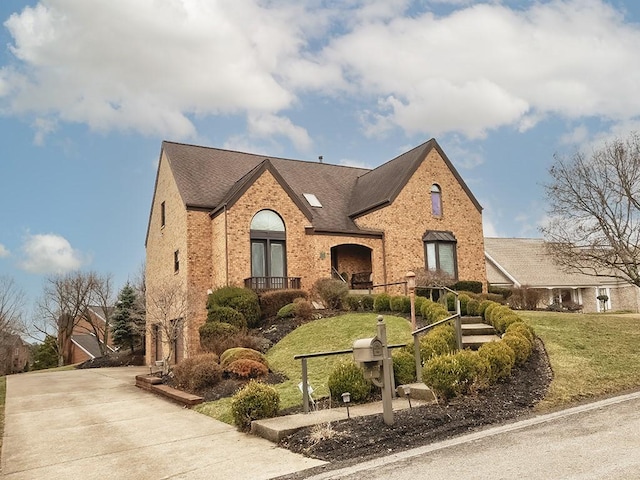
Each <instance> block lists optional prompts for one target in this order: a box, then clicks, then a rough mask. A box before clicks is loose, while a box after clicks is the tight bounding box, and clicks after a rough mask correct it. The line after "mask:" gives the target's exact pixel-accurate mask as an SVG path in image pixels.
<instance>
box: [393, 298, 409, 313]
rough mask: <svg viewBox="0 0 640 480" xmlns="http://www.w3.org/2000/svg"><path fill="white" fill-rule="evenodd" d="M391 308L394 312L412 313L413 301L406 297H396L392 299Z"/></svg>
mask: <svg viewBox="0 0 640 480" xmlns="http://www.w3.org/2000/svg"><path fill="white" fill-rule="evenodd" d="M389 306H390V307H391V311H392V312H400V313H411V299H410V298H409V297H406V296H404V295H396V296H393V297H391V298H390V300H389Z"/></svg>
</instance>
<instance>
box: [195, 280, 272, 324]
mask: <svg viewBox="0 0 640 480" xmlns="http://www.w3.org/2000/svg"><path fill="white" fill-rule="evenodd" d="M214 305H217V306H219V307H230V308H233V309H234V310H237V311H238V312H240V313H241V314H242V315H244V318H245V320H246V322H247V326H249V327H250V328H253V327H257V326H258V325H259V324H260V302H259V300H258V295H257V294H256V293H255V292H254V291H253V290H249V289H248V288H240V287H222V288H219V289H217V290H215V291H214V292H213V293H211V294H209V298H208V299H207V310H209V309H211V307H213V306H214Z"/></svg>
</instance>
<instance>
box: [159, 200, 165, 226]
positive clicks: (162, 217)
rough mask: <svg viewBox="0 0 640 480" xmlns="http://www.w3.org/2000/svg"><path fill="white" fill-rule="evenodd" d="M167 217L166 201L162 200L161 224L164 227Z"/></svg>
mask: <svg viewBox="0 0 640 480" xmlns="http://www.w3.org/2000/svg"><path fill="white" fill-rule="evenodd" d="M166 219H167V217H166V210H165V205H164V202H162V203H161V204H160V226H161V227H164V222H165V220H166Z"/></svg>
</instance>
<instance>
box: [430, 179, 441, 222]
mask: <svg viewBox="0 0 640 480" xmlns="http://www.w3.org/2000/svg"><path fill="white" fill-rule="evenodd" d="M431 214H432V215H433V216H435V217H441V216H442V190H441V189H440V185H438V184H436V183H434V184H433V185H431Z"/></svg>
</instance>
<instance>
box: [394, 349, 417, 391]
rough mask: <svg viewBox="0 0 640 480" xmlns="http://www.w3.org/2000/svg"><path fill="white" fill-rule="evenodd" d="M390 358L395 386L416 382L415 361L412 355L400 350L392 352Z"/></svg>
mask: <svg viewBox="0 0 640 480" xmlns="http://www.w3.org/2000/svg"><path fill="white" fill-rule="evenodd" d="M391 358H392V360H393V377H394V378H395V380H396V386H397V385H406V384H408V383H414V382H415V381H416V361H415V359H414V358H413V353H410V352H408V351H407V350H405V349H400V350H398V351H395V352H393V354H392V355H391Z"/></svg>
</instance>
